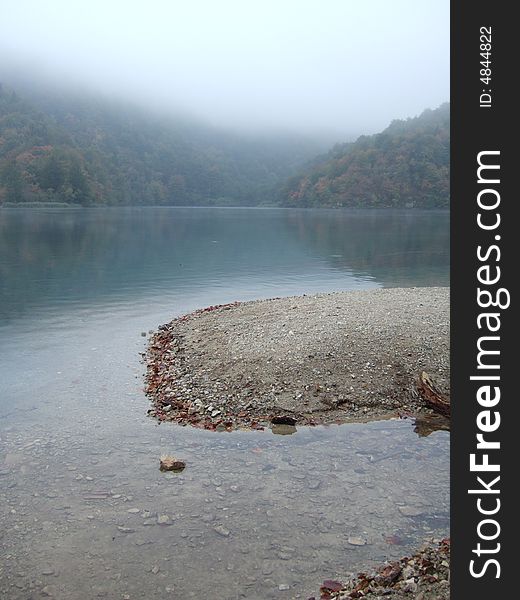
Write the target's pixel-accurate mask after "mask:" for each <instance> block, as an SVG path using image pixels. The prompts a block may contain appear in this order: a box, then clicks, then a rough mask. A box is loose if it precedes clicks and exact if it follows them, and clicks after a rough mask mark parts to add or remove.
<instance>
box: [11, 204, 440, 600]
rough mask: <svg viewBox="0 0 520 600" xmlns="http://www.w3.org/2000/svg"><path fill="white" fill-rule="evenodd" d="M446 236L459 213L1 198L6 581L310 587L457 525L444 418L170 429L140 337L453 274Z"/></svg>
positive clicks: (69, 590)
mask: <svg viewBox="0 0 520 600" xmlns="http://www.w3.org/2000/svg"><path fill="white" fill-rule="evenodd" d="M447 248H448V216H447V214H446V213H414V212H410V211H395V212H386V211H385V212H383V211H380V212H375V211H374V212H372V211H338V212H335V211H291V210H287V211H285V210H234V209H221V210H218V209H118V210H106V211H103V210H78V211H66V210H40V211H30V212H29V211H21V210H2V211H0V250H1V251H0V299H1V302H0V381H1V382H2V383H1V388H2V394H1V397H0V416H1V428H0V525H1V528H0V532H1V533H0V546H1V550H2V561H1V562H2V567H1V569H2V570H1V571H0V596H2V597H6V598H13V599H17V598H20V599H21V598H33V597H34V598H39V597H43V596H42V594H51V595H52V597H55V598H63V599H69V598H70V599H78V600H79V599H84V598H95V597H105V598H131V599H134V598H147V599H148V598H169V597H171V598H186V597H194V598H214V599H215V600H220V599H222V600H224V599H226V600H227V599H234V598H253V599H254V598H258V599H263V598H293V597H301V598H306V597H308V596H310V595H312V593H315V592H316V591H317V588H318V587H319V583H320V582H321V581H322V579H323V578H330V577H341V576H344V575H345V574H346V573H347V572H348V571H354V572H356V571H357V570H359V569H360V568H362V567H366V566H367V565H368V564H371V563H374V562H377V561H380V560H383V559H384V558H386V557H395V558H397V557H399V556H401V555H404V554H406V553H409V552H411V551H412V550H413V549H415V548H416V547H417V546H418V545H419V544H420V543H421V542H422V541H423V540H424V539H426V538H429V537H432V536H433V537H441V536H443V535H445V534H446V533H447V531H448V527H449V516H448V515H449V513H448V511H449V506H448V505H449V470H448V452H449V436H448V434H447V433H446V432H435V433H433V434H431V435H430V436H429V437H427V438H418V437H417V435H416V434H415V433H414V432H413V427H412V424H411V423H410V422H408V421H385V422H377V423H371V424H356V425H342V426H331V427H328V428H309V429H307V428H306V429H299V430H298V432H297V433H296V434H294V435H286V436H281V435H273V434H272V433H271V432H269V431H266V432H236V433H233V434H215V433H211V432H204V431H198V430H192V429H183V428H179V427H177V426H174V425H171V424H162V425H160V426H159V425H157V424H156V423H155V422H154V421H153V420H151V419H148V418H147V417H146V410H147V408H148V401H147V399H146V398H145V397H144V395H143V393H142V373H143V365H142V364H141V363H140V361H139V352H142V351H143V350H144V348H145V345H146V339H145V338H144V337H142V336H141V332H144V331H148V330H149V329H154V328H155V327H156V326H157V325H158V324H159V323H162V322H165V321H167V320H169V319H170V318H171V317H172V316H174V315H177V314H181V313H183V312H187V311H189V310H192V309H194V308H197V307H201V306H205V305H208V304H215V303H222V302H227V301H231V300H247V299H250V298H257V297H271V296H282V295H289V294H298V293H309V292H314V291H329V290H340V289H356V288H367V287H378V286H395V285H446V284H447V283H448V270H449V264H448V261H449V258H448V255H447ZM165 452H168V453H173V454H175V455H177V456H179V457H181V458H183V459H185V460H186V461H187V465H188V466H187V468H186V470H185V471H184V472H183V473H181V474H172V473H161V472H160V471H159V469H158V466H159V456H160V455H161V454H162V453H165ZM161 517H162V518H161ZM165 517H168V519H166V518H165ZM158 520H159V521H166V524H159V523H158ZM349 538H350V542H352V541H354V542H359V540H358V539H356V538H361V540H362V541H365V542H366V544H365V545H362V546H357V545H353V544H352V543H349ZM42 590H43V592H42ZM47 597H48V596H47Z"/></svg>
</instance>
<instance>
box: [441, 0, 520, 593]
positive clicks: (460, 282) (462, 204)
mask: <svg viewBox="0 0 520 600" xmlns="http://www.w3.org/2000/svg"><path fill="white" fill-rule="evenodd" d="M514 6H515V5H514V3H509V2H505V1H500V0H494V1H493V2H491V1H488V2H482V1H479V0H471V1H470V0H464V1H455V0H453V1H452V4H451V257H452V266H451V291H452V301H451V341H452V346H451V348H452V355H451V373H452V394H451V403H452V437H451V506H452V509H451V534H452V555H451V556H452V574H451V578H452V579H451V597H452V598H453V599H454V600H463V599H466V598H468V599H471V600H480V599H481V598H482V599H486V600H494V599H495V598H496V599H498V598H509V597H511V598H513V597H516V595H517V593H518V592H517V591H515V590H516V588H517V586H516V585H515V583H514V582H513V574H515V569H514V568H511V567H510V566H509V565H510V564H512V559H513V556H514V552H515V549H516V548H515V546H514V545H513V543H514V540H515V537H516V535H515V533H516V532H515V530H516V523H517V519H516V518H515V516H516V515H513V510H515V508H516V506H517V505H518V506H520V505H519V503H518V500H516V499H515V497H514V492H513V490H512V486H513V484H514V483H515V480H516V477H515V474H516V472H517V471H518V467H515V465H514V463H515V461H516V455H517V453H518V450H517V449H516V447H515V445H514V444H513V443H512V439H513V432H512V427H513V423H514V416H513V412H512V411H513V407H514V405H515V404H516V402H517V398H518V391H517V390H514V389H513V386H514V381H513V379H514V375H513V373H514V366H513V361H514V360H515V355H516V354H517V352H518V351H517V350H516V351H515V349H514V347H513V343H514V341H515V334H514V331H513V330H514V328H515V325H516V323H513V311H514V309H515V305H516V302H515V300H516V295H515V293H514V291H513V290H512V289H511V288H512V286H513V284H514V282H515V281H514V278H515V275H516V273H518V271H519V269H518V265H516V264H515V262H516V261H515V253H518V249H517V248H513V242H514V240H515V233H514V229H516V226H515V221H514V208H515V206H516V204H517V203H518V200H517V198H518V193H517V192H516V191H514V190H513V181H514V179H515V177H516V174H517V172H518V168H516V169H515V165H514V160H515V158H516V151H514V150H513V149H512V139H513V135H514V130H515V129H516V127H515V125H517V122H518V117H517V116H516V115H515V114H514V113H513V111H512V101H513V98H514V93H513V90H512V88H513V86H512V82H513V78H514V76H515V74H516V70H517V69H514V67H513V62H514V59H513V57H515V56H519V52H518V50H517V47H516V42H515V39H518V38H519V35H518V32H517V33H516V36H515V35H514V31H513V27H514V26H515V19H514V17H513V14H512V7H514ZM482 27H485V28H491V36H490V37H491V53H490V57H489V58H490V60H491V63H490V65H489V68H490V70H491V79H490V81H488V82H487V83H486V82H483V81H482V80H481V73H480V69H481V68H485V65H481V64H480V61H485V60H486V57H485V56H481V48H480V43H481V42H485V41H486V40H485V39H484V38H483V40H481V39H480V36H481V28H482ZM483 32H484V34H485V30H483ZM485 48H487V47H486V46H484V49H485ZM515 50H516V52H515ZM508 62H509V64H508ZM485 74H486V72H485V71H484V75H485ZM488 90H491V91H490V92H488ZM487 93H489V97H488V96H482V97H481V95H482V94H487ZM489 100H491V102H490V103H489V102H488V101H489ZM488 151H494V152H500V154H482V155H481V162H484V163H486V164H494V165H495V166H496V165H499V166H500V169H495V170H491V169H484V170H482V171H481V182H480V183H479V181H478V171H477V169H478V166H479V164H478V156H479V153H481V152H488ZM497 173H498V174H499V175H498V176H497V175H496V174H497ZM496 179H500V182H499V183H497V182H496V181H495V180H496ZM493 181H495V182H494V183H493ZM482 190H494V191H487V192H484V193H483V194H482V195H481V196H480V199H481V202H482V203H483V204H485V203H488V205H492V200H493V198H495V199H497V200H498V198H499V199H500V202H499V204H498V206H497V207H496V209H489V210H488V209H486V210H483V209H482V208H479V205H478V198H479V193H480V192H481V191H482ZM497 194H498V196H497ZM479 212H480V213H481V222H484V220H486V221H485V223H487V224H494V223H495V219H496V218H497V214H500V225H499V226H497V228H495V229H490V230H485V229H482V228H481V227H479V225H478V221H477V219H478V214H479ZM496 236H499V238H497V237H496ZM519 241H520V239H519ZM493 245H495V246H496V247H497V248H498V250H496V249H492V250H490V248H491V246H493ZM478 246H480V247H481V250H480V256H481V257H484V256H486V253H487V252H488V251H489V255H488V257H487V258H486V259H484V260H479V257H478V256H477V248H478ZM499 252H500V255H499ZM486 265H488V266H489V271H488V270H486V269H484V270H482V271H480V274H481V278H482V279H486V277H487V278H488V279H490V280H491V279H494V278H495V277H496V275H497V273H498V271H497V267H499V268H500V280H499V281H498V282H497V283H496V284H487V283H486V284H482V283H481V282H479V281H478V269H479V268H480V267H482V266H484V267H485V266H486ZM479 287H480V288H481V289H486V290H488V291H489V292H490V293H491V294H492V295H493V297H494V298H496V297H497V294H498V290H499V289H500V288H503V289H505V290H508V291H509V292H510V294H511V305H510V306H509V308H502V307H500V306H497V307H489V308H483V307H482V306H479V302H478V288H479ZM487 297H488V296H487V295H486V294H484V295H481V304H485V300H486V298H487ZM500 298H501V302H500V304H502V305H505V304H507V302H506V298H507V295H506V294H505V292H502V294H501V295H500ZM491 312H493V313H497V314H498V315H499V316H498V320H499V321H500V329H499V330H498V331H496V332H493V333H490V332H489V330H488V328H487V324H490V323H492V324H493V326H496V325H497V324H498V320H497V318H491V317H490V318H489V320H488V321H486V320H485V319H483V318H481V321H480V324H481V326H482V328H481V329H479V328H478V317H479V315H480V314H482V313H491ZM485 335H492V336H497V337H498V338H499V339H498V340H497V339H493V340H485V341H482V339H481V348H482V347H485V348H487V349H493V350H498V351H499V352H500V354H493V355H491V354H485V355H481V367H482V365H487V366H490V365H498V366H499V368H495V369H489V368H480V369H479V368H478V360H477V357H478V347H477V343H478V340H479V338H481V336H485ZM486 344H487V345H486ZM475 375H477V376H486V377H487V376H489V375H495V376H496V375H498V376H499V377H500V380H495V381H493V380H488V381H486V380H471V379H470V377H471V376H475ZM486 385H490V386H491V387H490V390H491V391H492V393H493V397H494V396H495V387H500V393H501V397H500V401H499V402H498V403H497V404H496V405H495V406H494V407H491V406H487V407H486V406H482V405H481V404H480V403H479V402H478V399H477V394H478V390H479V389H481V388H482V387H484V388H485V386H486ZM484 391H485V390H484ZM515 391H516V393H515ZM482 393H483V394H484V392H482ZM487 398H488V399H489V400H490V403H492V402H491V400H492V399H493V398H491V397H489V396H488V397H487ZM481 399H482V400H484V401H485V400H486V396H485V395H483V396H482V397H481ZM486 410H488V411H490V412H489V418H488V419H487V420H485V419H486V418H487V417H486V416H485V415H484V416H482V415H481V421H480V423H481V424H483V425H484V426H487V425H489V427H490V428H492V427H494V426H495V425H496V423H497V419H498V418H500V425H499V426H498V428H497V429H496V430H495V431H493V432H488V433H485V434H484V436H485V438H484V439H486V440H488V441H495V442H499V443H500V449H489V450H485V449H477V448H476V445H477V433H479V431H480V430H479V425H478V422H477V419H478V415H479V413H481V412H482V411H486ZM496 413H499V417H498V416H497V414H496ZM483 419H484V420H483ZM471 454H475V462H476V463H482V462H483V461H484V460H485V458H483V454H488V460H489V463H490V464H496V465H497V466H499V468H500V471H498V472H497V471H488V472H479V471H473V472H472V471H471V470H470V455H471ZM479 476H480V477H481V479H482V480H483V481H485V482H487V485H488V486H489V487H490V488H491V490H492V492H489V493H478V494H477V493H475V494H469V493H468V490H472V489H480V490H484V488H483V486H482V484H481V483H479V482H478V480H477V477H479ZM497 476H500V480H499V481H498V482H497V483H496V484H495V485H493V486H491V482H492V480H493V479H494V478H495V477H497ZM498 490H500V492H499V493H498ZM479 498H481V500H480V508H481V509H482V510H488V511H490V512H491V511H493V510H495V509H496V508H497V507H498V506H499V507H500V508H499V510H498V511H497V512H496V514H494V515H491V514H488V515H484V514H482V512H481V511H479V504H478V503H479ZM498 500H499V501H500V502H498ZM485 519H488V520H489V521H488V522H487V523H484V524H483V525H480V533H481V534H482V535H484V536H487V537H489V538H491V537H494V536H495V533H496V532H497V531H498V527H500V532H499V533H498V535H497V536H496V537H495V539H493V540H491V539H489V540H483V539H480V537H479V529H478V528H479V523H481V522H482V521H484V520H485ZM492 520H494V521H496V523H497V524H498V526H497V525H495V523H493V522H491V521H492ZM479 543H480V548H481V549H484V550H485V551H486V553H482V552H480V556H479V555H478V554H477V552H475V551H478V544H479ZM498 544H500V546H499V547H498ZM497 548H498V549H497ZM488 552H489V553H488ZM472 560H474V561H475V562H474V563H473V571H474V573H475V574H480V575H481V576H480V577H477V576H474V575H472V574H471V572H470V569H471V568H472V567H471V561H472ZM488 560H489V561H493V560H495V561H497V562H496V563H495V562H489V563H488V562H487V561H488ZM497 575H499V577H498V578H497Z"/></svg>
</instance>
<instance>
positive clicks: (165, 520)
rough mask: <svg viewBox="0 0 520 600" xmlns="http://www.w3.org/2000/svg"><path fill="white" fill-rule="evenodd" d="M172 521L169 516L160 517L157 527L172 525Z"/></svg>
mask: <svg viewBox="0 0 520 600" xmlns="http://www.w3.org/2000/svg"><path fill="white" fill-rule="evenodd" d="M171 524H172V520H171V519H170V517H169V516H168V515H159V516H158V517H157V525H171Z"/></svg>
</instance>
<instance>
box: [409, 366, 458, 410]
mask: <svg viewBox="0 0 520 600" xmlns="http://www.w3.org/2000/svg"><path fill="white" fill-rule="evenodd" d="M417 390H418V391H419V394H421V396H422V398H423V400H424V401H425V402H426V404H427V405H428V406H429V407H430V408H431V409H433V410H434V411H435V412H438V413H440V414H441V415H444V416H445V417H449V416H450V415H451V407H450V399H449V398H447V397H446V396H445V395H444V394H443V393H442V392H441V391H440V390H439V389H438V388H437V387H436V385H435V384H434V383H433V381H432V378H431V377H430V376H429V375H428V373H426V371H423V372H422V373H421V375H420V376H419V382H418V384H417Z"/></svg>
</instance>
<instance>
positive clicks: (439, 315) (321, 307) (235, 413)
mask: <svg viewBox="0 0 520 600" xmlns="http://www.w3.org/2000/svg"><path fill="white" fill-rule="evenodd" d="M145 360H146V363H147V375H146V391H147V393H148V394H149V396H150V397H151V399H152V401H153V408H152V409H151V411H150V413H151V414H152V415H153V416H155V417H157V418H158V419H160V420H172V421H176V422H178V423H182V424H191V425H193V426H196V427H204V428H207V429H218V430H222V429H233V428H236V427H241V426H246V427H253V428H256V427H263V426H265V425H266V424H270V423H271V421H272V419H273V418H274V419H275V420H276V419H277V418H278V419H279V420H280V421H282V422H285V423H284V424H281V425H280V424H279V425H277V427H280V428H283V427H290V426H291V423H293V422H294V424H297V425H298V424H302V425H303V424H317V423H332V422H341V421H346V420H360V419H372V418H379V417H385V416H391V415H398V414H403V413H404V414H415V413H417V412H418V411H421V410H425V409H424V403H423V401H422V399H421V398H420V397H419V395H418V393H417V391H416V382H417V377H418V375H419V374H420V372H421V371H423V370H424V371H427V372H428V373H429V374H430V375H431V376H432V378H433V379H434V381H435V382H436V384H437V385H438V387H439V388H440V389H441V390H442V391H443V392H444V393H445V394H447V395H449V376H450V372H449V288H402V289H401V288H399V289H397V288H396V289H377V290H369V291H354V292H340V293H330V294H319V295H310V296H301V297H291V298H281V299H273V300H262V301H255V302H246V303H234V304H231V305H226V306H219V307H209V308H207V309H203V310H200V311H197V312H195V313H192V314H190V315H185V316H183V317H179V318H177V319H174V320H173V321H171V322H170V323H168V324H166V325H163V326H161V327H160V328H159V331H158V332H157V333H156V334H155V335H153V336H152V337H151V339H150V344H149V348H148V351H147V353H146V357H145Z"/></svg>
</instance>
